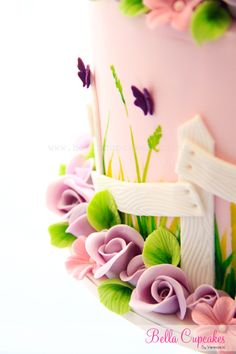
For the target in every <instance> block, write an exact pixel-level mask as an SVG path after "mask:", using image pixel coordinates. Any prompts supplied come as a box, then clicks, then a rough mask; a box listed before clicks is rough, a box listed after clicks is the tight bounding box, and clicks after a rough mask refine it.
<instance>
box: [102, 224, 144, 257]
mask: <svg viewBox="0 0 236 354" xmlns="http://www.w3.org/2000/svg"><path fill="white" fill-rule="evenodd" d="M114 238H121V239H122V240H124V241H125V242H126V243H127V244H128V243H129V242H132V243H134V244H136V245H137V246H138V247H139V248H140V250H141V251H142V250H143V246H144V240H143V238H142V236H141V235H140V234H139V233H138V231H136V230H135V229H133V228H132V227H130V226H127V225H116V226H113V227H112V228H111V229H110V230H109V231H108V233H107V236H106V243H108V242H109V241H110V240H112V239H114Z"/></svg>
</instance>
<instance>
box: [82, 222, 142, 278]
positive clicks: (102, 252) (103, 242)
mask: <svg viewBox="0 0 236 354" xmlns="http://www.w3.org/2000/svg"><path fill="white" fill-rule="evenodd" d="M143 245H144V241H143V238H142V236H141V235H140V234H139V233H138V232H137V231H136V230H135V229H133V228H132V227H130V226H127V225H116V226H113V227H112V228H111V229H110V230H108V231H101V232H96V233H93V234H91V235H89V237H88V238H87V240H86V250H87V252H88V254H89V255H90V257H91V258H92V259H94V260H95V261H96V263H97V264H98V265H99V267H98V269H97V270H96V272H95V273H94V277H95V278H101V277H102V276H104V275H106V276H107V277H109V278H114V277H119V276H120V274H121V272H123V271H126V270H127V266H128V264H129V262H130V261H131V260H132V259H133V258H134V257H135V256H137V255H141V253H142V250H143Z"/></svg>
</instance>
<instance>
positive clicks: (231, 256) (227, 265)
mask: <svg viewBox="0 0 236 354" xmlns="http://www.w3.org/2000/svg"><path fill="white" fill-rule="evenodd" d="M233 258H234V254H233V253H231V254H230V255H229V256H228V257H227V258H226V259H225V260H224V262H223V263H222V267H223V269H224V270H225V271H226V270H227V268H228V267H229V266H230V264H231V263H232V260H233Z"/></svg>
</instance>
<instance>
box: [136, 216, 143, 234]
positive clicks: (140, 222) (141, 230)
mask: <svg viewBox="0 0 236 354" xmlns="http://www.w3.org/2000/svg"><path fill="white" fill-rule="evenodd" d="M137 221H138V228H139V233H140V234H141V235H143V226H142V221H141V216H137Z"/></svg>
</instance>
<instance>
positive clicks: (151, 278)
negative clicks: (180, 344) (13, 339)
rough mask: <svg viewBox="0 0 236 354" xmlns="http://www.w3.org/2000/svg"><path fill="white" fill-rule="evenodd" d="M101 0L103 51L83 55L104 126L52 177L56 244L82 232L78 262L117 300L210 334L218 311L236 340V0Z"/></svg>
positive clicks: (119, 309)
mask: <svg viewBox="0 0 236 354" xmlns="http://www.w3.org/2000/svg"><path fill="white" fill-rule="evenodd" d="M89 11H90V14H91V36H92V41H91V43H92V53H93V55H92V57H93V61H92V62H90V63H89V62H88V60H86V58H83V60H82V59H81V58H79V59H78V70H79V71H78V75H79V78H80V79H81V81H82V83H83V89H84V90H86V89H87V90H89V92H91V97H92V99H91V103H90V104H89V106H88V113H89V120H90V124H91V135H92V137H91V138H88V139H85V140H84V141H82V142H81V146H80V153H79V154H78V156H76V157H75V159H73V161H72V162H71V163H69V165H68V166H64V167H63V168H61V171H60V172H61V174H62V176H60V177H59V178H58V179H57V180H56V181H55V182H53V183H52V184H51V185H50V186H49V189H48V192H47V202H48V206H49V208H50V209H51V210H53V211H55V212H56V213H58V214H59V215H61V216H62V217H63V220H64V221H63V222H60V223H58V224H54V225H52V226H51V227H50V228H49V232H50V235H51V240H52V244H54V245H55V246H59V247H68V246H71V250H72V255H71V256H70V257H69V258H68V260H67V263H66V265H67V269H68V270H69V271H70V272H72V274H73V275H74V276H75V278H77V279H82V278H84V277H86V276H87V277H89V279H90V281H92V282H94V283H96V284H97V285H98V294H99V297H100V301H101V302H102V303H103V304H104V305H105V306H106V307H108V308H109V309H110V310H112V311H114V312H116V313H119V314H124V313H126V312H127V311H129V310H132V311H134V312H136V313H139V314H142V316H144V317H147V318H151V320H153V321H155V322H156V323H160V324H163V323H164V324H165V326H166V325H167V326H168V324H169V325H171V323H172V324H173V323H175V324H176V323H177V324H180V323H183V324H184V323H188V324H197V325H198V326H197V329H196V331H199V329H201V331H202V332H201V334H204V335H205V336H206V338H208V337H207V336H209V335H210V334H209V326H208V325H210V327H211V328H210V330H211V331H213V330H216V331H218V332H219V335H221V337H222V338H223V337H224V336H225V337H224V338H223V339H224V341H222V342H221V343H219V342H218V343H213V344H212V343H211V344H212V348H213V349H215V350H216V349H218V350H219V351H228V352H229V351H231V352H234V350H236V337H235V334H236V331H235V329H234V325H235V323H236V304H235V301H234V298H235V293H236V283H235V271H236V256H235V257H234V252H235V251H236V143H235V131H236V120H235V117H236V97H234V96H235V92H234V91H235V89H236V24H235V18H234V16H235V14H236V1H234V0H227V3H226V2H223V1H216V0H206V1H204V0H203V1H201V0H176V1H174V0H121V1H115V0H98V1H91V2H90V4H89ZM81 94H82V89H81ZM94 153H95V155H94ZM94 161H95V163H94ZM153 314H154V317H153ZM148 316H149V317H148ZM150 316H151V317H150ZM163 316H164V317H163ZM163 318H164V319H163ZM222 326H224V327H222ZM206 327H207V328H206ZM222 328H223V329H222ZM204 330H205V333H204ZM207 331H208V332H207ZM214 344H215V346H214ZM216 344H218V347H217V346H216ZM198 349H199V348H198ZM207 350H209V348H207Z"/></svg>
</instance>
